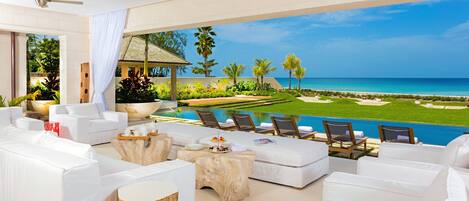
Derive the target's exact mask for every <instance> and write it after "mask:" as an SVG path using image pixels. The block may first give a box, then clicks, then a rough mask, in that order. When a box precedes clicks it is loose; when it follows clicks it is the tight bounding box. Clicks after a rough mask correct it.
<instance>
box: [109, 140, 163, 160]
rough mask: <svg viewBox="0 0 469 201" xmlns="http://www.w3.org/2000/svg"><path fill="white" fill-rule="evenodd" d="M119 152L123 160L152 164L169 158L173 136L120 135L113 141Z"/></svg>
mask: <svg viewBox="0 0 469 201" xmlns="http://www.w3.org/2000/svg"><path fill="white" fill-rule="evenodd" d="M111 143H112V145H113V146H114V148H115V149H116V150H117V152H119V154H120V155H121V157H122V160H125V161H129V162H133V163H137V164H140V165H150V164H154V163H158V162H162V161H166V160H167V159H168V155H169V152H170V151H171V145H172V140H171V137H169V136H168V135H165V134H153V135H151V134H150V135H148V136H123V135H118V136H117V138H115V139H113V140H112V141H111Z"/></svg>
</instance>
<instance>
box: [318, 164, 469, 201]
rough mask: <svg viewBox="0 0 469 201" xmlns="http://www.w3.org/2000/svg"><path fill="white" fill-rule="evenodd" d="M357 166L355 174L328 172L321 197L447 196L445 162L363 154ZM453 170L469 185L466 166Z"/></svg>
mask: <svg viewBox="0 0 469 201" xmlns="http://www.w3.org/2000/svg"><path fill="white" fill-rule="evenodd" d="M357 168H358V169H357V174H349V173H342V172H334V173H332V174H331V175H330V176H328V177H327V178H326V179H325V180H324V183H323V201H343V200H347V201H375V200H380V201H445V199H446V198H447V197H448V194H447V183H446V181H447V174H448V173H447V171H448V168H447V166H443V165H438V164H431V163H420V162H412V161H402V160H394V159H376V158H369V157H363V158H361V159H359V161H358V166H357ZM457 171H458V173H459V174H460V175H461V176H462V178H463V180H464V183H465V185H466V188H467V187H469V170H467V169H463V168H457Z"/></svg>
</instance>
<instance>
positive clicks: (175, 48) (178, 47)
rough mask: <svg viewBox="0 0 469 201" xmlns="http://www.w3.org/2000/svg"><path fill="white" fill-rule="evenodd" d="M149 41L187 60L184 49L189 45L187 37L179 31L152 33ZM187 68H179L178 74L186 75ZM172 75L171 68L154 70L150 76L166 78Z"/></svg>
mask: <svg viewBox="0 0 469 201" xmlns="http://www.w3.org/2000/svg"><path fill="white" fill-rule="evenodd" d="M148 41H149V42H151V43H153V44H155V45H156V46H158V47H160V48H163V49H164V50H166V51H168V52H171V53H173V54H175V55H177V56H179V57H181V58H186V55H185V53H184V49H185V47H186V45H187V35H186V34H185V33H183V32H179V31H167V32H159V33H151V34H150V35H149V38H148ZM186 70H187V68H186V67H184V66H181V67H178V68H177V72H178V73H180V74H181V73H185V72H186ZM169 73H170V68H169V67H160V68H152V69H151V70H150V75H152V76H154V77H166V76H168V75H169Z"/></svg>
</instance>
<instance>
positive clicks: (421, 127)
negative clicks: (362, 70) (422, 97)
mask: <svg viewBox="0 0 469 201" xmlns="http://www.w3.org/2000/svg"><path fill="white" fill-rule="evenodd" d="M204 109H205V108H204ZM194 110H195V109H194V108H191V107H180V108H179V111H177V112H164V113H156V114H155V115H160V116H167V117H178V118H184V119H194V120H198V119H199V117H198V116H197V114H196V113H195V111H194ZM206 110H210V111H212V112H213V113H214V114H215V116H216V117H217V119H218V120H219V121H220V122H225V121H226V119H228V118H231V115H232V114H233V113H241V114H249V115H251V117H252V119H253V121H254V122H255V123H256V125H259V124H260V123H261V122H271V120H270V117H271V116H285V115H282V114H275V113H258V112H249V111H232V110H224V109H212V108H211V109H206ZM292 117H295V118H296V120H297V122H298V125H300V126H312V127H313V128H314V129H315V130H316V131H319V132H324V128H323V126H322V121H323V120H332V121H346V122H352V124H353V129H354V130H360V131H364V132H365V135H366V136H368V137H370V138H379V133H378V125H381V124H383V125H389V126H403V127H411V128H414V133H415V136H416V137H418V138H419V140H420V141H421V142H423V143H425V144H435V145H446V144H448V142H450V141H451V140H453V139H454V138H456V137H458V136H460V135H462V134H463V133H464V132H469V127H459V126H440V125H432V124H419V123H401V122H389V121H374V120H360V119H344V118H332V117H316V116H304V115H301V116H292Z"/></svg>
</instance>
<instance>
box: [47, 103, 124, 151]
mask: <svg viewBox="0 0 469 201" xmlns="http://www.w3.org/2000/svg"><path fill="white" fill-rule="evenodd" d="M49 121H51V122H59V123H60V126H61V132H60V136H61V137H66V138H69V139H72V140H74V141H77V142H81V143H86V144H90V145H95V144H102V143H107V142H110V141H111V139H112V138H113V137H115V136H116V135H117V134H119V133H122V132H124V130H125V128H127V113H122V112H113V111H104V106H103V105H102V104H98V103H87V104H74V105H52V106H50V108H49Z"/></svg>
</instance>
